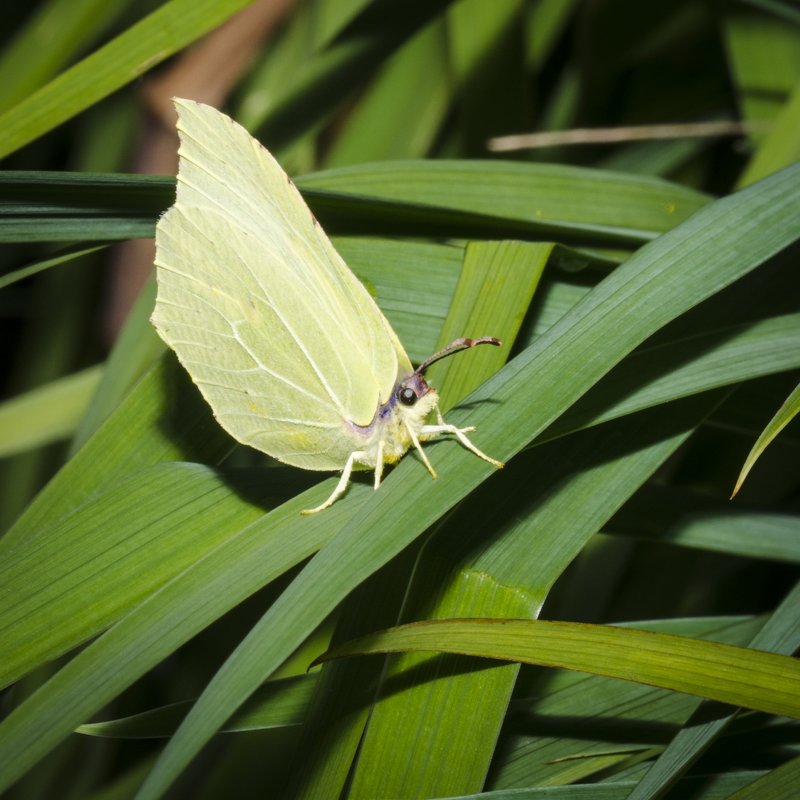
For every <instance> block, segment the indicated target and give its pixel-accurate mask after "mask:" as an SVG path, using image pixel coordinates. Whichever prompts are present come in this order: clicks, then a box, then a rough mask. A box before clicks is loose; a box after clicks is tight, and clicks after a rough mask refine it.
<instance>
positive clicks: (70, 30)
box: [0, 0, 129, 111]
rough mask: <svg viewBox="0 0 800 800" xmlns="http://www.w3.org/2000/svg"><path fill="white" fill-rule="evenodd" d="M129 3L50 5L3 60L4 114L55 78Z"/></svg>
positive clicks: (57, 0) (0, 93)
mask: <svg viewBox="0 0 800 800" xmlns="http://www.w3.org/2000/svg"><path fill="white" fill-rule="evenodd" d="M128 5H129V4H128V3H127V1H126V0H112V2H108V0H77V2H70V3H65V2H63V0H49V2H46V3H42V4H41V5H40V6H39V7H38V8H37V9H36V10H35V11H34V13H33V15H32V16H31V17H30V18H29V19H28V20H27V22H26V24H25V27H24V29H23V30H21V31H20V32H18V33H17V35H16V36H15V37H14V38H13V39H12V40H11V42H10V43H9V45H8V46H7V47H6V48H5V49H4V50H3V53H2V55H0V109H2V110H3V111H5V110H6V109H7V108H9V107H10V106H12V105H13V104H14V103H18V102H19V101H20V100H22V99H23V98H24V97H26V96H27V95H29V94H31V93H32V92H34V91H35V90H36V89H38V88H39V87H40V86H41V85H42V84H43V83H45V81H47V80H49V79H50V78H52V77H53V75H55V74H56V73H57V72H58V71H59V70H61V69H62V68H63V67H64V66H65V65H66V64H67V63H69V62H70V61H71V60H72V59H73V58H74V57H75V56H76V55H78V54H79V53H80V52H82V51H83V52H85V51H86V49H87V48H88V46H89V45H90V44H91V43H92V42H93V41H94V39H95V38H96V37H97V36H98V35H99V34H101V33H103V31H104V30H105V29H106V28H107V27H108V26H109V25H110V24H111V23H112V22H113V21H114V20H115V19H116V18H117V17H118V16H119V15H120V14H121V13H122V12H123V11H124V10H125V9H126V8H127V6H128Z"/></svg>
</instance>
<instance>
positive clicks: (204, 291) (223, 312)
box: [153, 101, 411, 469]
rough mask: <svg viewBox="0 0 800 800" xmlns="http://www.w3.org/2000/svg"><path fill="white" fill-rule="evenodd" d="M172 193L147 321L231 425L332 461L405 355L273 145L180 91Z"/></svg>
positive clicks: (242, 433) (320, 462)
mask: <svg viewBox="0 0 800 800" xmlns="http://www.w3.org/2000/svg"><path fill="white" fill-rule="evenodd" d="M177 105H178V108H179V111H180V117H181V121H180V125H179V129H180V131H181V150H180V154H181V163H180V169H179V174H178V193H177V201H176V204H175V206H174V207H173V208H172V209H170V211H168V212H167V214H165V215H164V217H162V219H161V220H160V221H159V224H158V227H157V231H156V245H157V253H156V264H157V266H158V283H159V289H158V298H157V302H156V309H155V312H154V315H153V321H154V323H155V325H156V327H157V329H158V330H159V333H160V334H161V335H162V337H163V338H164V339H165V340H166V341H167V343H168V344H169V345H170V346H171V347H172V348H173V349H174V350H175V351H176V352H177V354H178V357H179V358H180V360H181V362H182V363H183V364H184V366H185V367H186V368H187V370H188V371H189V373H190V375H191V376H192V379H193V380H194V381H195V383H197V384H198V386H199V387H200V389H201V391H202V392H203V394H204V396H205V397H206V399H207V400H208V402H209V403H210V405H211V406H212V409H213V410H214V413H215V416H216V417H217V418H218V419H219V421H220V423H221V424H222V425H223V426H224V427H225V428H226V430H228V431H229V432H230V433H231V434H232V435H233V436H234V437H235V438H237V439H238V440H239V441H242V442H244V443H246V444H250V445H252V446H254V447H257V448H258V449H260V450H263V451H265V452H267V453H269V454H271V455H273V456H275V457H277V458H279V459H281V460H283V461H286V462H287V463H290V464H294V465H296V466H301V467H305V468H306V469H337V468H341V467H342V466H343V464H344V461H345V460H346V458H347V456H348V455H349V453H350V452H352V450H354V449H358V439H357V437H356V435H355V434H352V433H351V432H350V428H349V427H348V424H347V423H348V422H354V423H356V424H359V425H367V424H369V422H370V421H371V420H372V418H373V416H374V414H375V411H376V408H377V407H378V405H379V404H380V403H382V402H385V401H386V399H387V398H388V396H389V393H390V392H391V391H392V388H393V387H394V384H395V381H396V378H397V375H398V371H400V372H410V369H411V368H410V364H409V363H408V358H407V356H406V355H405V352H404V351H403V349H402V347H401V345H400V344H399V342H398V341H397V338H396V336H395V335H394V333H393V331H392V330H391V328H390V326H389V324H388V322H387V321H386V320H385V318H384V317H383V315H382V314H381V312H380V310H379V309H378V307H377V305H375V303H374V301H373V300H372V298H371V297H370V296H369V294H368V293H367V292H366V290H365V289H364V287H363V286H362V285H361V284H360V283H359V282H358V280H357V279H356V278H355V276H354V275H353V274H352V273H351V272H350V270H349V269H348V268H347V266H346V265H345V264H344V262H343V261H342V260H341V258H340V257H339V255H338V254H337V253H336V251H335V250H334V249H333V246H332V245H331V244H330V242H329V241H328V239H327V237H326V236H325V234H324V233H323V232H322V230H321V228H320V227H319V225H318V224H317V223H316V222H315V220H314V219H313V217H312V216H311V213H310V211H309V210H308V208H307V207H306V206H305V204H304V203H303V201H302V199H301V197H300V195H299V193H298V192H297V190H296V189H295V187H294V186H293V185H292V184H291V182H290V181H289V180H288V178H287V177H286V175H285V173H284V172H283V171H282V170H281V169H280V167H279V166H278V165H277V163H276V162H275V161H274V159H272V157H271V156H270V155H269V153H267V152H266V150H264V149H263V148H261V147H260V145H258V143H257V142H255V141H254V140H253V139H251V137H250V136H249V134H247V133H246V131H244V129H242V128H240V127H239V126H238V125H236V124H235V123H233V122H232V121H231V120H230V119H228V118H227V117H225V116H224V115H222V114H220V113H219V112H217V111H216V110H214V109H211V108H209V107H207V106H201V105H199V104H196V103H191V102H189V101H180V102H179V103H178V104H177Z"/></svg>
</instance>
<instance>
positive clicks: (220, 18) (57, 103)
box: [0, 0, 252, 158]
mask: <svg viewBox="0 0 800 800" xmlns="http://www.w3.org/2000/svg"><path fill="white" fill-rule="evenodd" d="M250 2H252V0H169V2H167V3H165V4H164V5H163V6H161V7H160V8H158V9H156V10H155V11H154V12H152V13H151V14H149V15H148V16H147V17H145V18H144V19H142V20H141V21H139V22H137V23H136V24H135V25H133V26H131V27H130V28H129V29H128V30H127V31H125V32H124V33H122V34H120V35H119V36H117V37H116V38H115V39H114V40H113V41H111V42H109V43H108V44H106V45H103V46H102V47H101V48H100V49H99V50H97V51H95V52H94V53H92V54H91V55H90V56H87V57H86V58H84V59H83V60H82V61H80V62H79V63H78V64H76V65H75V66H74V67H71V68H70V69H68V70H67V71H66V72H63V73H62V74H61V75H59V76H58V77H57V78H54V79H53V80H52V81H50V83H48V84H47V85H46V86H43V87H42V88H41V89H39V90H38V91H37V92H35V93H34V94H32V95H30V96H29V97H27V98H25V99H24V100H22V101H21V102H20V103H18V104H17V105H15V106H13V107H12V108H10V109H8V111H6V112H5V113H4V114H2V115H0V130H2V131H3V139H2V142H0V158H2V157H4V156H7V155H8V154H9V153H13V152H14V151H15V150H18V149H19V148H20V147H23V146H24V145H26V144H28V143H29V142H32V141H34V139H36V138H38V137H39V136H41V135H42V134H44V133H47V132H48V131H50V130H52V129H53V128H55V127H56V126H57V125H60V124H61V123H62V122H65V121H66V120H68V119H71V118H72V117H74V116H75V115H76V114H78V113H79V112H81V111H83V110H84V109H86V108H89V106H91V105H93V104H94V103H96V102H97V101H98V100H102V99H103V98H104V97H107V96H108V95H110V94H111V93H112V92H114V91H115V90H117V89H119V88H120V87H121V86H125V85H126V84H127V83H130V81H132V80H134V79H135V78H137V77H139V75H141V74H143V73H144V72H146V71H147V70H148V69H150V68H151V67H154V66H155V65H156V64H158V63H160V62H161V61H163V60H164V59H165V58H168V57H169V56H171V55H172V54H173V53H176V52H177V51H178V50H180V49H181V48H183V47H185V46H186V45H187V44H190V43H191V42H193V41H195V40H196V39H199V38H200V37H201V36H202V35H203V34H205V33H208V32H209V31H210V30H213V29H214V28H215V27H217V25H219V24H220V23H222V22H224V21H225V20H226V19H228V17H230V16H232V15H233V14H235V13H236V12H237V11H239V10H240V9H242V8H244V7H245V6H246V5H249V3H250Z"/></svg>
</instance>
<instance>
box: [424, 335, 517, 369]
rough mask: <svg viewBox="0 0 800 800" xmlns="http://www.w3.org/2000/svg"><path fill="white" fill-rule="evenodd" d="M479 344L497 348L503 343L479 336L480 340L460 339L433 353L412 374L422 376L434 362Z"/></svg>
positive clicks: (491, 337) (492, 338)
mask: <svg viewBox="0 0 800 800" xmlns="http://www.w3.org/2000/svg"><path fill="white" fill-rule="evenodd" d="M479 344H493V345H494V346H495V347H499V346H500V345H501V344H503V343H502V342H501V341H500V340H499V339H495V338H494V337H493V336H481V338H480V339H466V338H464V337H462V338H460V339H456V340H455V341H453V342H450V344H449V345H447V347H443V348H442V349H441V350H438V351H437V352H435V353H434V354H433V355H432V356H431V357H430V358H427V359H425V361H423V362H422V363H421V364H420V365H419V366H418V367H417V368H416V370H414V372H415V373H416V374H417V375H423V376H424V375H425V370H426V369H428V367H429V366H430V365H431V364H433V363H435V362H436V361H440V360H441V359H443V358H447V356H451V355H453V353H458V352H460V351H461V350H468V349H469V348H470V347H476V346H477V345H479Z"/></svg>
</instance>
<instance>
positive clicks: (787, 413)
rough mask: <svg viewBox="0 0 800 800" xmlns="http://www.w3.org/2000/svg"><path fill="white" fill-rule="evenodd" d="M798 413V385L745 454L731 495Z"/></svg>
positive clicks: (799, 394)
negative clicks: (745, 456)
mask: <svg viewBox="0 0 800 800" xmlns="http://www.w3.org/2000/svg"><path fill="white" fill-rule="evenodd" d="M798 413H800V385H798V386H797V387H795V389H794V391H793V392H792V393H791V394H790V395H789V396H788V397H787V398H786V402H785V403H784V404H783V405H782V406H781V407H780V408H779V409H778V410H777V411H776V412H775V416H774V417H773V418H772V419H771V420H770V421H769V422H768V423H767V426H766V427H765V428H764V430H763V431H762V433H761V435H760V436H759V437H758V440H757V441H756V443H755V444H754V445H753V449H752V450H751V451H750V452H749V453H748V454H747V458H746V459H745V462H744V466H743V467H742V471H741V472H740V473H739V477H738V479H737V480H736V486H734V487H733V495H732V496H735V495H736V493H737V492H738V491H739V489H741V487H742V484H743V483H744V481H745V479H746V478H747V475H748V473H749V472H750V470H751V469H752V468H753V465H754V464H755V463H756V461H758V458H759V457H760V456H761V454H762V453H763V452H764V450H766V448H767V447H768V446H769V444H770V442H772V441H773V440H774V439H775V437H776V436H777V435H778V434H779V433H780V432H781V431H782V430H783V429H784V428H785V427H786V426H787V425H788V424H789V423H790V422H791V421H792V420H793V419H794V418H795V417H796V416H797V414H798Z"/></svg>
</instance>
